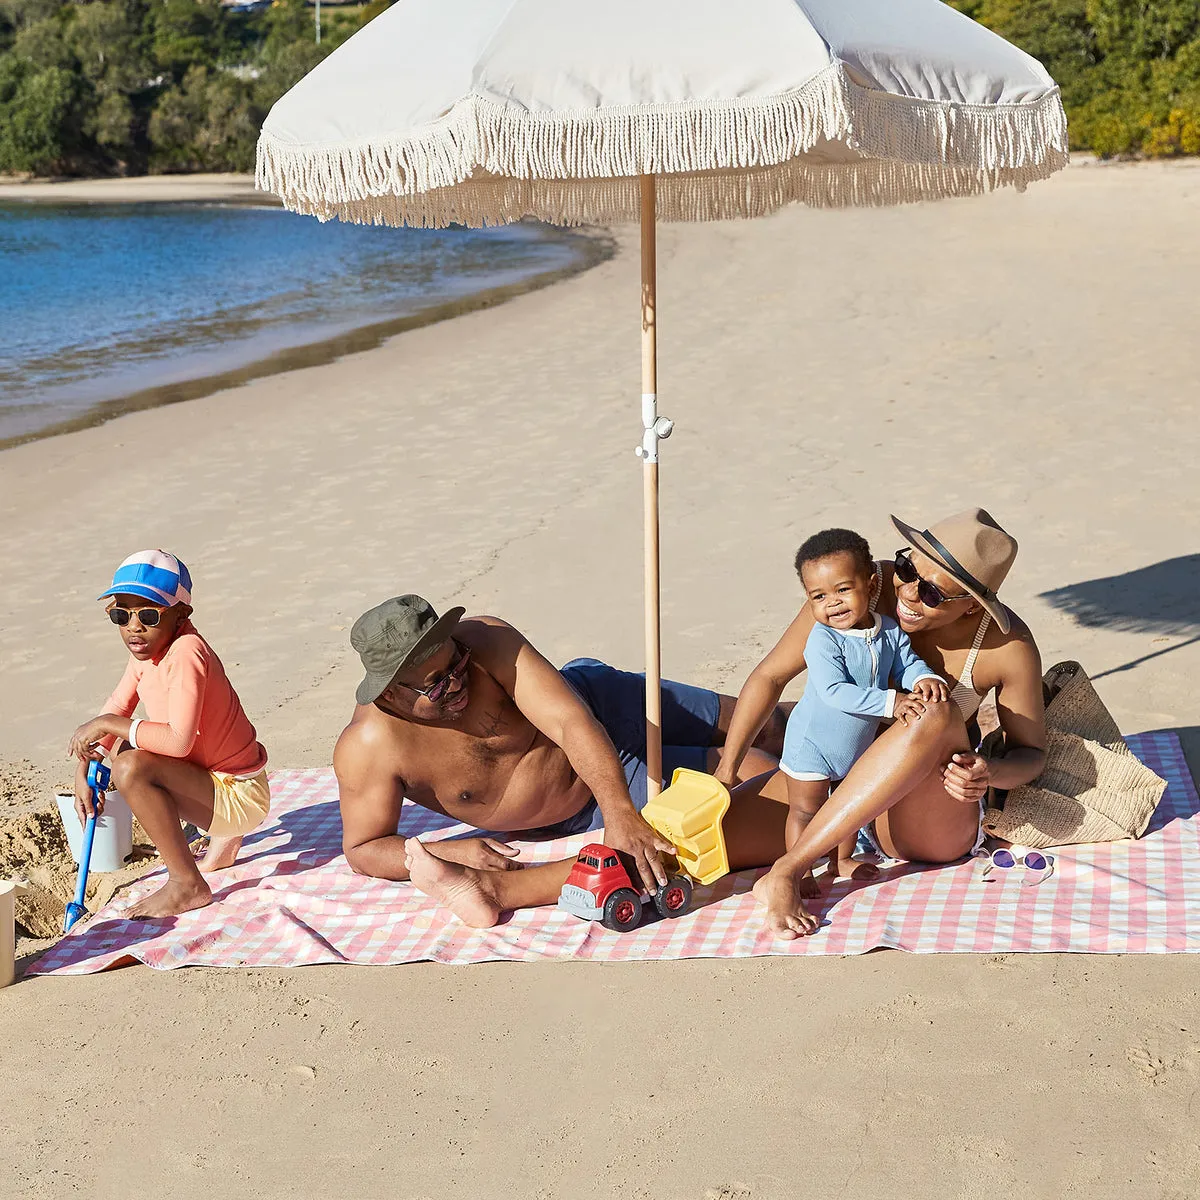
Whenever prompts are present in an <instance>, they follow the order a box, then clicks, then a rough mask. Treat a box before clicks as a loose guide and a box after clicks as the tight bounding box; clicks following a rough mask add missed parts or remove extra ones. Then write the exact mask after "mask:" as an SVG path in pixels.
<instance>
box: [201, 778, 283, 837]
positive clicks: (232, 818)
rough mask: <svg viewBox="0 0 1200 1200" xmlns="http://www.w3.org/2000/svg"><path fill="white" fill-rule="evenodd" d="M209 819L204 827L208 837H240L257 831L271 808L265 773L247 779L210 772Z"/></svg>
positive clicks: (269, 791)
mask: <svg viewBox="0 0 1200 1200" xmlns="http://www.w3.org/2000/svg"><path fill="white" fill-rule="evenodd" d="M210 774H211V775H212V781H213V819H212V822H211V824H210V825H209V827H208V833H209V834H210V835H211V836H212V837H241V836H242V835H243V834H246V833H250V832H251V831H252V830H255V829H257V828H258V827H259V826H260V825H261V824H262V823H263V822H264V821H265V820H266V819H267V813H268V812H269V811H270V808H271V789H270V787H269V785H268V784H267V772H266V770H265V769H264V770H262V771H259V773H258V774H257V775H251V776H250V777H249V778H245V777H244V776H242V777H239V776H237V775H226V774H225V773H224V772H223V771H212V772H210Z"/></svg>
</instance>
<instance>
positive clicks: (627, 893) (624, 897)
mask: <svg viewBox="0 0 1200 1200" xmlns="http://www.w3.org/2000/svg"><path fill="white" fill-rule="evenodd" d="M641 919H642V902H641V900H640V899H639V898H638V894H637V892H635V891H634V890H633V888H617V890H616V891H615V892H613V894H612V895H611V896H609V898H608V899H607V900H605V902H604V917H603V919H602V920H601V922H600V923H601V924H602V925H603V926H604V927H605V928H606V929H612V930H615V931H616V932H617V933H628V932H629V931H630V930H631V929H636V928H637V927H638V924H639V923H640V922H641Z"/></svg>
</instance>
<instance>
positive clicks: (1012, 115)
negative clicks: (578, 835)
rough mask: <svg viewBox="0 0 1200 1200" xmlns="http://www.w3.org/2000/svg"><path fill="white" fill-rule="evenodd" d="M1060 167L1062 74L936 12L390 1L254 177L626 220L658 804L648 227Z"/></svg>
mask: <svg viewBox="0 0 1200 1200" xmlns="http://www.w3.org/2000/svg"><path fill="white" fill-rule="evenodd" d="M1066 161H1067V131H1066V118H1065V116H1064V113H1063V108H1062V103H1061V100H1060V97H1059V92H1058V88H1057V87H1056V86H1055V84H1054V81H1053V80H1052V79H1051V78H1050V76H1049V75H1048V74H1047V73H1046V71H1045V70H1044V69H1043V68H1042V67H1041V65H1040V64H1039V63H1038V62H1037V61H1036V60H1034V59H1033V58H1031V57H1029V55H1027V54H1025V53H1023V52H1022V51H1020V50H1018V49H1016V48H1015V47H1013V46H1011V45H1009V44H1008V43H1007V42H1005V41H1004V40H1003V39H1001V38H999V37H997V36H996V35H995V34H993V33H990V32H989V31H988V30H986V29H984V28H982V27H981V26H979V25H976V24H975V23H974V22H972V21H970V20H968V19H967V18H966V17H964V16H962V15H961V14H960V13H958V12H956V11H955V10H953V9H951V8H950V7H948V6H947V5H945V4H943V3H942V2H941V0H736V2H735V0H603V2H602V3H598V2H597V0H398V2H397V3H395V4H393V5H392V7H391V8H389V9H388V10H387V11H386V12H385V13H383V14H382V15H381V16H379V17H376V18H375V20H373V21H372V22H371V23H370V24H369V25H367V26H366V27H364V28H363V29H362V30H361V31H360V32H358V33H357V34H355V35H354V37H352V38H351V39H350V40H349V41H347V42H346V43H345V44H344V45H342V46H340V47H339V48H338V49H337V50H335V51H334V52H333V53H332V54H331V55H330V56H329V57H328V58H326V59H325V60H324V61H323V62H321V63H320V64H319V65H318V66H317V67H315V68H314V69H313V70H312V71H311V72H310V73H309V74H308V75H307V76H306V77H305V78H303V79H302V80H301V81H300V82H299V83H298V84H296V86H295V87H293V88H292V90H291V91H290V92H288V93H287V94H286V95H285V96H283V98H282V99H280V100H279V101H278V102H277V103H276V104H275V106H274V108H272V110H271V112H270V114H269V116H268V117H267V119H266V121H265V123H264V124H263V129H262V134H261V136H260V138H259V142H258V164H257V182H258V186H259V187H260V188H262V189H263V190H266V191H270V192H274V193H275V194H276V195H278V196H279V197H280V198H281V199H282V200H283V203H284V205H285V206H286V207H287V208H289V209H291V210H293V211H295V212H299V213H307V214H311V215H313V216H316V217H318V218H320V219H321V220H328V219H330V218H334V217H336V218H339V219H341V220H345V221H354V222H359V223H367V224H385V225H410V226H421V227H433V228H440V227H443V226H446V225H450V224H462V225H467V226H484V225H495V224H502V223H505V222H509V221H517V220H520V219H522V218H524V217H533V218H536V219H538V220H541V221H547V222H551V223H553V224H557V225H580V224H600V225H608V224H615V223H620V222H640V225H641V239H642V241H641V248H642V253H641V271H642V297H641V318H642V396H641V416H642V442H641V445H640V446H639V447H638V453H639V454H640V455H641V457H642V460H643V475H644V493H645V512H646V515H645V572H646V683H647V686H646V720H647V738H646V742H647V780H648V783H649V785H650V787H651V795H653V794H654V793H655V791H656V790H657V781H658V779H659V778H660V776H661V749H660V746H661V739H660V729H659V711H660V710H659V680H660V673H659V672H660V666H659V661H660V655H659V609H658V590H659V585H658V456H659V443H660V442H661V440H662V439H663V438H665V437H666V436H667V435H668V434H669V433H670V431H671V427H672V423H671V422H670V421H669V420H668V419H667V418H666V417H663V416H660V415H659V412H658V382H657V369H656V342H655V278H656V275H655V221H656V219H657V220H665V221H706V220H720V219H727V218H745V217H757V216H761V215H763V214H766V213H770V212H773V211H774V210H776V209H778V208H780V207H781V206H782V205H785V204H789V203H791V202H793V201H802V202H804V203H807V204H811V205H818V206H822V207H837V206H846V205H891V204H900V203H904V202H908V201H916V200H936V199H940V198H942V197H947V196H967V195H975V194H978V193H981V192H987V191H991V190H993V189H996V188H1000V187H1004V186H1008V185H1011V186H1015V187H1017V188H1023V187H1024V186H1025V185H1026V184H1027V183H1029V182H1031V181H1034V180H1038V179H1044V178H1046V177H1047V176H1049V175H1051V174H1052V173H1053V172H1055V171H1057V170H1058V169H1059V168H1061V167H1063V166H1064V165H1065V164H1066ZM796 267H797V270H800V269H802V264H801V263H799V262H798V263H797V264H796Z"/></svg>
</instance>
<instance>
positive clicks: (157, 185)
mask: <svg viewBox="0 0 1200 1200" xmlns="http://www.w3.org/2000/svg"><path fill="white" fill-rule="evenodd" d="M5 200H16V201H21V202H22V203H27V204H196V203H204V202H206V201H208V202H211V203H219V204H261V205H263V206H265V207H268V208H281V207H282V205H281V203H280V201H279V198H278V197H277V196H275V195H273V194H272V193H271V192H260V191H258V190H257V189H256V188H255V186H254V176H253V175H235V174H230V173H225V174H199V175H134V176H131V177H130V178H127V179H29V180H17V179H12V178H7V179H6V178H4V177H3V176H0V202H3V201H5Z"/></svg>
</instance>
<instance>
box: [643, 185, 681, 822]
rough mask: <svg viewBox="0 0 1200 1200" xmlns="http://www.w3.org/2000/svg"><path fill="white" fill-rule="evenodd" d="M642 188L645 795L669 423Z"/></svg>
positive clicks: (654, 734) (649, 193) (657, 720)
mask: <svg viewBox="0 0 1200 1200" xmlns="http://www.w3.org/2000/svg"><path fill="white" fill-rule="evenodd" d="M640 183H641V192H642V214H641V215H642V229H641V233H642V444H641V445H640V446H639V447H638V448H637V453H638V456H639V457H640V458H641V460H642V480H643V489H642V493H643V511H644V521H645V580H646V585H645V586H646V795H647V798H648V799H651V800H653V799H654V797H655V796H657V795H658V793H659V792H660V791H661V789H662V654H661V640H660V627H659V599H658V593H659V585H658V443H659V442H660V441H662V439H663V438H666V437H669V436H670V434H671V429H672V428H673V425H672V422H671V420H670V418H668V417H660V416H659V415H658V342H657V336H656V334H657V331H656V315H657V311H656V310H657V292H658V278H657V275H658V272H657V264H656V261H655V195H654V176H653V175H643V176H641V178H640Z"/></svg>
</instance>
